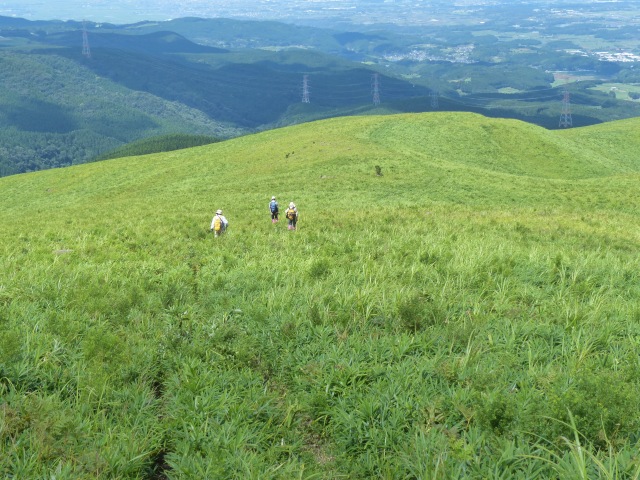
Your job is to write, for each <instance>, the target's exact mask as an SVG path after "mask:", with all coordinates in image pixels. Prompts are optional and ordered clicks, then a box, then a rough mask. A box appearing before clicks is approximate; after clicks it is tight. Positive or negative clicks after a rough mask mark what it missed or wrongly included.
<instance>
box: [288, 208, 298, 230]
mask: <svg viewBox="0 0 640 480" xmlns="http://www.w3.org/2000/svg"><path fill="white" fill-rule="evenodd" d="M298 215H299V213H298V209H297V208H296V205H295V203H293V202H291V203H290V204H289V208H287V211H286V212H285V216H286V217H287V220H288V222H289V225H288V226H287V228H288V229H289V230H295V229H296V225H297V223H298Z"/></svg>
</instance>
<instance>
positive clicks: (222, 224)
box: [209, 210, 229, 237]
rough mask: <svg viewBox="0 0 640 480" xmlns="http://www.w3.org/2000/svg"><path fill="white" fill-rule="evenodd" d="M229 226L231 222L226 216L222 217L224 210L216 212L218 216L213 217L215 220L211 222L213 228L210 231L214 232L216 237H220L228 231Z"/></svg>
mask: <svg viewBox="0 0 640 480" xmlns="http://www.w3.org/2000/svg"><path fill="white" fill-rule="evenodd" d="M228 226H229V222H228V221H227V219H226V218H225V217H224V215H222V210H216V214H215V215H214V216H213V220H211V228H210V229H209V231H210V232H213V234H214V235H215V236H216V237H219V236H220V235H222V234H223V233H224V232H226V231H227V227H228Z"/></svg>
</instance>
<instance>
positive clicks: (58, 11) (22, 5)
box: [0, 0, 273, 23]
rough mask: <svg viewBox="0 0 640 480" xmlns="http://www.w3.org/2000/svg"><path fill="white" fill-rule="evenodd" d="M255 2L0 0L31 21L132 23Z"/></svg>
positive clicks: (5, 9) (4, 10)
mask: <svg viewBox="0 0 640 480" xmlns="http://www.w3.org/2000/svg"><path fill="white" fill-rule="evenodd" d="M263 1H264V0H263ZM271 1H273V0H271ZM268 2H269V0H267V3H268ZM252 4H255V2H254V1H252V0H226V1H225V0H9V1H4V0H0V15H3V16H14V17H20V18H26V19H28V20H54V19H57V20H82V19H86V20H93V21H102V22H113V23H132V22H137V21H140V20H167V19H170V18H177V17H184V16H213V17H215V16H225V15H228V12H229V6H230V5H232V6H233V8H234V9H237V8H243V7H245V8H250V7H251V5H252ZM254 6H255V5H254Z"/></svg>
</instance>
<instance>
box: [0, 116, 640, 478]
mask: <svg viewBox="0 0 640 480" xmlns="http://www.w3.org/2000/svg"><path fill="white" fill-rule="evenodd" d="M639 126H640V122H639V121H638V119H632V120H625V121H619V122H611V123H607V124H602V125H598V126H591V127H585V128H579V129H571V130H565V131H548V130H544V129H542V128H540V127H537V126H534V125H530V124H525V123H522V122H519V121H515V120H498V119H489V118H485V117H482V116H479V115H475V114H467V113H431V114H415V115H409V114H406V115H391V116H367V117H351V118H335V119H330V120H324V121H321V122H316V123H309V124H304V125H299V126H294V127H287V128H283V129H276V130H271V131H267V132H263V133H259V134H255V135H250V136H245V137H240V138H237V139H233V140H229V141H224V142H220V143H216V144H212V145H206V146H201V147H196V148H192V149H187V150H179V151H174V152H169V153H164V154H154V155H147V156H141V157H130V158H123V159H116V160H109V161H104V162H98V163H92V164H86V165H79V166H74V167H69V168H65V169H56V170H48V171H42V172H35V173H31V174H25V175H15V176H11V177H6V178H3V179H0V189H1V190H2V192H3V195H2V197H0V224H1V225H2V229H0V252H2V255H0V476H2V477H6V478H50V477H51V478H52V477H53V476H55V477H56V478H70V479H73V478H78V479H79V478H105V479H106V478H148V479H151V478H176V479H177V478H255V479H257V478H281V479H291V478H301V479H312V478H313V479H317V478H323V479H324V478H328V479H338V478H353V479H356V478H385V479H391V478H402V479H404V478H407V479H410V478H416V479H417V478H420V479H450V478H465V479H468V478H472V479H486V478H495V479H498V478H505V479H506V478H521V479H531V478H615V479H637V478H639V477H640V459H639V457H638V453H637V452H638V451H639V447H640V445H639V442H640V404H639V403H638V401H637V399H638V397H639V396H640V375H639V374H640V362H639V361H638V351H639V348H640V302H639V301H638V298H640V282H639V278H638V277H639V273H638V272H640V260H639V259H638V255H637V252H638V247H639V246H640V219H639V217H638V212H639V207H640V193H638V188H637V185H638V181H639V180H640V173H639V172H640V161H639V160H638V157H637V151H638V148H639V147H640V137H638V135H636V134H635V133H637V130H638V127H639ZM376 167H378V168H376ZM377 172H379V173H381V175H378V174H377ZM272 195H276V196H277V198H278V200H279V201H280V205H281V207H284V206H285V205H286V204H288V203H289V201H294V202H296V204H297V206H298V209H299V210H300V221H299V225H298V230H297V231H295V232H292V231H288V230H287V228H286V225H285V221H284V220H281V221H280V222H279V223H278V224H272V223H271V221H270V220H269V218H270V217H269V213H268V208H267V205H268V202H269V199H270V198H271V196H272ZM218 208H222V209H223V210H224V213H225V215H226V217H227V218H228V219H229V221H230V228H229V231H228V232H227V233H226V234H225V235H224V236H222V237H220V238H214V237H213V235H211V234H209V233H208V228H209V224H210V221H211V215H212V214H213V212H214V211H215V210H216V209H218Z"/></svg>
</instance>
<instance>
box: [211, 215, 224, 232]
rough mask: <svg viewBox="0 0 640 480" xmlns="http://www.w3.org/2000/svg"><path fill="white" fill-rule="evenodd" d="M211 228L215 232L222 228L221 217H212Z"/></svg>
mask: <svg viewBox="0 0 640 480" xmlns="http://www.w3.org/2000/svg"><path fill="white" fill-rule="evenodd" d="M213 230H214V231H216V232H219V231H220V230H222V219H221V218H220V217H219V216H218V215H216V216H215V217H214V218H213Z"/></svg>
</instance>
